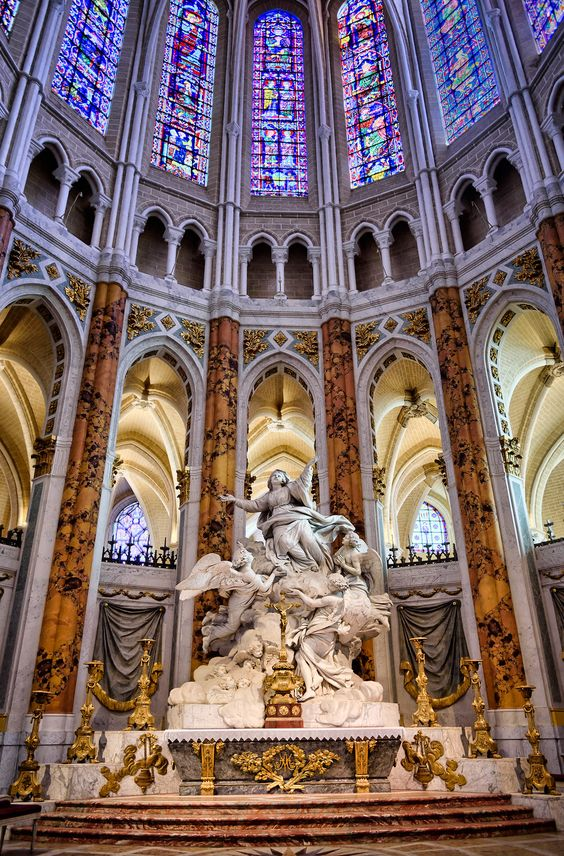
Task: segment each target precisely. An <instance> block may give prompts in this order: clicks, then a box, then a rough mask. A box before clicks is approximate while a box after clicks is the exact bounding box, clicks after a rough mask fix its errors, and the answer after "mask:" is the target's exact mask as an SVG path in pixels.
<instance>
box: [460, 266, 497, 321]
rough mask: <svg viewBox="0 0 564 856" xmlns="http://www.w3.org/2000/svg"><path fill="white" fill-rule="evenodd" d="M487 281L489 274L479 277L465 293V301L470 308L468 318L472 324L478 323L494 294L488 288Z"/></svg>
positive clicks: (467, 307) (468, 308)
mask: <svg viewBox="0 0 564 856" xmlns="http://www.w3.org/2000/svg"><path fill="white" fill-rule="evenodd" d="M487 281H488V277H487V276H484V277H482V279H477V280H476V282H473V283H472V285H471V286H470V287H469V288H467V289H466V291H465V293H464V303H465V305H466V309H467V310H468V318H469V319H470V323H471V324H475V323H476V321H477V320H478V315H479V314H480V312H481V311H482V309H483V307H484V306H485V305H486V303H487V302H488V300H489V299H490V297H491V296H492V292H491V291H488V289H487V288H486V283H487Z"/></svg>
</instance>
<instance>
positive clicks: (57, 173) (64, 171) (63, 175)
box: [53, 163, 80, 226]
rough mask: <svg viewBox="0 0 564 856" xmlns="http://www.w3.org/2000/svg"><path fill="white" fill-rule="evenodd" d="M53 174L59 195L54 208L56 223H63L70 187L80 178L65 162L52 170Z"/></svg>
mask: <svg viewBox="0 0 564 856" xmlns="http://www.w3.org/2000/svg"><path fill="white" fill-rule="evenodd" d="M53 176H54V177H55V178H56V179H57V181H58V182H59V184H60V187H59V197H58V199H57V207H56V209H55V220H57V222H58V223H62V224H63V226H64V225H65V211H66V208H67V202H68V200H69V193H70V189H71V187H72V186H73V184H74V183H75V181H78V179H79V178H80V175H79V174H78V172H77V171H76V170H75V169H73V168H72V167H70V166H69V165H68V164H66V163H62V164H61V165H60V166H58V167H57V169H56V170H54V171H53Z"/></svg>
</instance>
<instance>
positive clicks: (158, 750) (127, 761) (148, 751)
mask: <svg viewBox="0 0 564 856" xmlns="http://www.w3.org/2000/svg"><path fill="white" fill-rule="evenodd" d="M138 749H141V750H142V755H141V758H139V759H138V760H137V758H136V756H137V750H138ZM154 770H156V771H157V773H159V775H161V776H165V775H166V772H167V770H168V760H167V759H166V758H165V757H164V755H163V751H162V747H161V746H159V744H158V742H157V736H156V734H152V733H147V734H142V735H141V736H140V737H139V739H138V740H137V743H130V744H129V746H126V747H125V749H124V752H123V764H122V766H121V767H120V769H119V770H117V771H116V772H115V773H114V772H112V770H110V768H109V767H101V768H100V773H101V774H102V776H104V778H105V779H106V784H105V785H102V787H101V788H100V796H101V797H107V796H109V794H111V793H114V794H117V793H118V791H119V790H120V788H121V782H122V780H123V779H125V778H126V777H127V776H133V781H134V782H135V784H136V785H137V787H138V788H139V789H140V790H141V791H142V793H143V794H145V793H146V791H147V789H148V788H149V786H150V785H152V784H153V783H154V781H155V774H154V772H153V771H154Z"/></svg>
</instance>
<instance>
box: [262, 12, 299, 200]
mask: <svg viewBox="0 0 564 856" xmlns="http://www.w3.org/2000/svg"><path fill="white" fill-rule="evenodd" d="M303 42H304V36H303V29H302V25H301V22H300V21H299V20H298V18H295V17H294V16H293V15H290V14H288V12H282V11H280V10H277V11H274V12H267V13H266V14H264V15H261V16H260V17H259V18H257V20H256V22H255V28H254V35H253V105H252V125H251V127H252V139H251V193H252V194H253V195H255V196H307V142H306V117H305V87H304V49H303Z"/></svg>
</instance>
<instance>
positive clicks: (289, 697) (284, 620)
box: [263, 592, 304, 728]
mask: <svg viewBox="0 0 564 856" xmlns="http://www.w3.org/2000/svg"><path fill="white" fill-rule="evenodd" d="M265 605H266V606H267V607H271V608H273V609H275V610H276V612H277V613H278V614H279V615H280V653H279V655H278V662H277V663H275V664H274V666H273V669H272V675H267V676H266V678H265V679H264V687H263V688H264V695H265V703H266V709H265V721H264V724H265V726H266V727H268V726H271V727H274V728H275V727H276V726H277V725H285V726H288V727H295V728H300V727H301V726H302V725H303V720H302V706H301V704H300V703H299V702H298V700H297V698H296V694H297V693H301V692H303V690H304V682H303V680H302V678H300V677H299V675H296V672H295V669H294V667H293V665H292V664H291V663H290V662H288V654H287V653H286V628H287V626H288V612H289V611H290V609H295V608H297V607H299V606H301V605H302V604H301V603H300V602H299V601H290V602H289V603H286V594H285V593H284V592H282V593H281V595H280V600H279V601H278V602H277V603H273V602H272V601H270V600H267V601H266V602H265Z"/></svg>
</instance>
